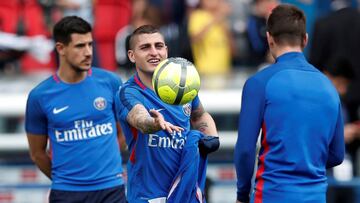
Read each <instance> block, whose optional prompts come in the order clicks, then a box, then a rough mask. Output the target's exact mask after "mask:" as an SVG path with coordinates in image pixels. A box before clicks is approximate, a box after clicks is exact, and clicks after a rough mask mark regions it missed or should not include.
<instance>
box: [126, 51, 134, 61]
mask: <svg viewBox="0 0 360 203" xmlns="http://www.w3.org/2000/svg"><path fill="white" fill-rule="evenodd" d="M127 54H128V57H129V60H130V61H131V62H132V63H135V56H134V51H133V50H131V49H129V50H128V52H127Z"/></svg>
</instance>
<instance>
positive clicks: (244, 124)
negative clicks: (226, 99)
mask: <svg viewBox="0 0 360 203" xmlns="http://www.w3.org/2000/svg"><path fill="white" fill-rule="evenodd" d="M264 108H265V86H264V84H262V83H261V82H260V81H259V80H257V78H254V77H253V78H250V79H249V80H248V81H247V82H246V83H245V85H244V88H243V93H242V102H241V111H240V115H239V125H238V139H237V142H236V146H235V152H234V163H235V168H236V174H237V199H238V200H239V201H242V202H246V201H248V200H249V193H250V189H251V179H252V176H253V172H254V165H255V159H256V156H255V155H256V142H257V138H258V136H259V131H260V129H261V125H262V122H263V114H264Z"/></svg>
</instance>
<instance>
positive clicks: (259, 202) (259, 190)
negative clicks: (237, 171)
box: [254, 123, 269, 203]
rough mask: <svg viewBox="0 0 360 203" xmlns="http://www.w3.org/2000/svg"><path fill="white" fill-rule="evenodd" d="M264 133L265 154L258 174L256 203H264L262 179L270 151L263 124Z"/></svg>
mask: <svg viewBox="0 0 360 203" xmlns="http://www.w3.org/2000/svg"><path fill="white" fill-rule="evenodd" d="M262 133H263V139H262V141H261V146H262V147H263V148H264V151H263V154H262V155H261V156H260V157H259V168H258V170H257V172H256V179H257V185H256V192H255V201H254V203H262V202H263V193H262V191H263V190H264V179H263V178H262V174H263V173H264V171H265V156H266V154H267V153H268V151H269V145H268V143H267V142H266V125H265V123H263V125H262Z"/></svg>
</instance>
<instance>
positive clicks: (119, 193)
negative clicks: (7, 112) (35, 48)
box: [25, 16, 126, 203]
mask: <svg viewBox="0 0 360 203" xmlns="http://www.w3.org/2000/svg"><path fill="white" fill-rule="evenodd" d="M91 32H92V28H91V26H90V24H89V23H87V22H86V21H84V20H83V19H81V18H79V17H76V16H70V17H65V18H63V19H62V20H60V21H59V22H58V23H57V24H56V25H55V27H54V30H53V34H54V39H55V43H56V45H55V46H56V51H57V52H58V54H59V69H58V71H57V73H56V74H54V75H53V76H51V77H49V78H48V79H46V80H44V81H43V82H42V83H40V84H39V85H38V86H37V87H35V88H34V89H33V90H32V91H31V92H30V94H29V97H28V101H27V106H26V127H25V128H26V132H27V138H28V142H29V147H30V155H31V158H32V160H33V161H34V162H35V164H36V165H37V166H38V167H39V169H40V170H41V171H42V172H43V173H44V174H45V175H46V176H47V177H49V178H50V179H51V180H52V185H51V193H50V197H49V201H50V202H66V203H69V202H70V203H71V202H87V203H89V202H90V203H91V202H94V203H95V202H119V203H122V202H126V198H125V189H124V181H123V178H122V173H123V171H122V168H121V163H122V161H121V156H120V149H119V144H118V139H117V136H118V135H120V132H121V131H120V129H119V128H118V127H119V124H118V123H117V122H116V120H115V113H114V98H115V93H116V91H117V90H118V89H119V87H120V85H121V80H120V78H118V77H117V76H116V75H114V74H113V73H110V72H107V71H104V70H102V69H98V68H92V67H91V62H92V42H93V39H92V34H91ZM48 139H49V140H50V141H49V142H50V149H49V153H48V152H47V146H48V144H47V143H48Z"/></svg>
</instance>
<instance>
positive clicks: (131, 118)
mask: <svg viewBox="0 0 360 203" xmlns="http://www.w3.org/2000/svg"><path fill="white" fill-rule="evenodd" d="M126 119H127V122H128V123H129V124H130V125H131V126H133V127H135V128H136V129H138V130H140V131H141V132H142V133H144V134H149V133H154V132H157V131H159V130H166V131H168V132H169V133H172V132H173V131H177V132H180V131H182V130H184V129H183V128H181V127H179V126H175V125H173V124H171V123H169V122H167V121H165V119H164V117H163V115H162V114H161V113H160V112H158V111H156V110H154V109H152V110H150V111H149V112H148V111H147V110H146V108H145V107H144V106H143V105H141V104H136V105H135V106H134V107H133V108H132V109H131V111H130V112H129V114H128V116H127V117H126Z"/></svg>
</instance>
